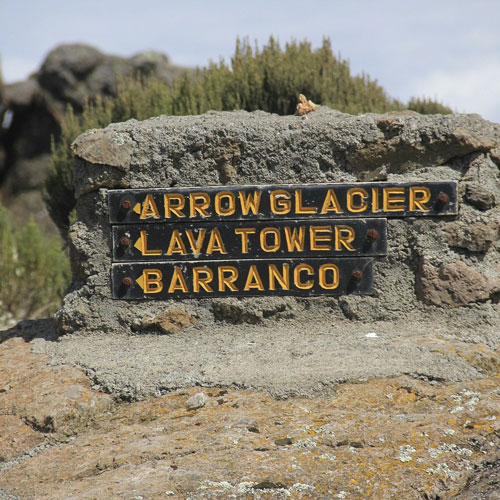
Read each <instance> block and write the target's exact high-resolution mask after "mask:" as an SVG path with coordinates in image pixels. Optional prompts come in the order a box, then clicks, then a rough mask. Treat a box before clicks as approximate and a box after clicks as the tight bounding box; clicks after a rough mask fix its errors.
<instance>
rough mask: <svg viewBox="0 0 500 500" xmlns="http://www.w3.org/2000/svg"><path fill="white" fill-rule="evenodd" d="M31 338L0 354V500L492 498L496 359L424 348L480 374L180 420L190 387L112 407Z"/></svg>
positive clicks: (342, 390) (351, 387)
mask: <svg viewBox="0 0 500 500" xmlns="http://www.w3.org/2000/svg"><path fill="white" fill-rule="evenodd" d="M10 336H11V337H12V335H10ZM29 336H30V335H28V334H27V333H26V332H25V333H24V337H25V338H24V339H22V338H20V337H13V338H8V339H6V340H5V337H7V336H6V335H4V340H5V341H4V342H3V343H2V344H0V366H2V371H1V372H0V408H1V410H0V420H1V424H2V433H1V439H0V446H1V448H0V450H1V451H0V455H1V457H2V458H1V459H0V460H1V461H0V498H19V499H21V498H22V499H27V500H29V499H39V500H43V499H50V500H58V499H61V500H62V499H65V500H66V499H79V500H80V499H133V498H135V499H139V498H141V499H142V500H156V499H164V498H178V499H187V498H190V499H193V500H194V499H214V498H221V499H223V498H241V499H247V498H248V499H271V498H273V499H279V498H292V499H295V498H297V499H299V498H303V499H306V498H307V499H309V498H310V499H316V498H318V499H321V498H323V499H326V498H329V499H330V498H331V499H336V498H350V499H353V498H354V499H366V498H373V499H394V498H398V499H413V498H415V499H422V498H427V499H430V498H432V499H437V498H440V499H445V498H490V499H493V498H495V497H494V496H493V495H494V490H493V489H492V487H491V484H490V483H491V482H492V480H493V479H494V478H495V477H497V476H498V467H499V458H500V457H499V454H498V449H499V446H500V414H499V413H500V412H499V409H500V391H499V388H498V387H499V385H498V382H499V375H500V373H499V367H500V352H495V351H492V350H491V349H488V348H487V347H486V346H483V345H477V346H475V347H474V346H472V345H469V344H463V345H462V344H460V345H459V343H456V342H455V343H454V344H453V345H451V344H450V343H449V342H447V341H445V340H442V341H440V342H437V343H436V345H435V346H434V348H435V349H438V350H439V349H441V350H443V351H449V350H453V351H454V352H455V353H456V354H457V355H459V356H464V357H465V358H467V359H468V360H469V361H471V362H474V363H475V364H476V365H477V366H478V367H479V366H481V367H482V368H483V373H484V375H485V377H484V378H483V379H480V380H476V381H473V382H462V383H454V384H443V383H440V382H438V381H424V380H417V379H414V378H410V377H406V376H402V377H397V378H393V379H377V380H371V381H368V382H363V383H358V384H342V385H339V386H338V387H337V388H336V390H332V391H330V392H329V393H327V394H326V395H324V396H322V397H316V398H307V399H306V398H291V399H285V400H277V399H274V398H272V397H271V396H269V395H268V394H265V393H262V392H255V391H241V390H237V389H233V388H226V389H219V388H207V389H203V392H204V393H205V394H206V395H207V396H208V402H207V403H206V405H205V406H203V407H202V408H200V409H198V410H186V406H185V405H186V401H187V400H188V399H189V398H190V397H191V396H193V395H194V394H196V393H199V392H200V388H199V387H193V388H188V389H182V390H178V391H175V392H172V393H169V394H167V395H164V396H162V397H159V398H154V399H149V400H145V401H141V402H135V403H132V404H129V403H112V402H111V399H110V397H109V396H107V395H105V394H101V393H98V392H96V391H92V390H91V389H90V381H89V380H88V379H87V378H86V377H85V376H84V375H83V374H82V373H81V372H80V371H79V370H77V369H75V368H69V367H67V366H51V365H49V364H48V358H47V357H46V356H44V355H40V354H33V353H32V352H31V350H30V343H29V342H28V340H29ZM495 474H496V476H495ZM492 478H493V479H492ZM477 492H481V493H480V494H481V495H483V493H482V492H487V493H485V495H486V494H487V495H488V496H471V495H473V494H477ZM488 492H489V493H488ZM490 493H491V495H490ZM467 495H468V496H467Z"/></svg>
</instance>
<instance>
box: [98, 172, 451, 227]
mask: <svg viewBox="0 0 500 500" xmlns="http://www.w3.org/2000/svg"><path fill="white" fill-rule="evenodd" d="M108 201H109V214H110V221H111V223H113V224H130V223H160V222H196V221H202V220H203V221H221V220H259V219H260V220H272V219H282V220H283V219H309V218H311V217H314V218H330V219H331V218H346V217H362V218H364V217H419V216H444V215H456V214H457V209H458V207H457V183H456V182H455V181H450V182H405V183H394V182H371V183H352V184H348V183H346V184H306V185H268V186H219V187H210V188H200V187H196V188H181V187H178V188H169V189H127V190H110V191H109V192H108Z"/></svg>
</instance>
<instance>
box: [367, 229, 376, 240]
mask: <svg viewBox="0 0 500 500" xmlns="http://www.w3.org/2000/svg"><path fill="white" fill-rule="evenodd" d="M366 237H367V238H368V240H369V241H375V240H377V239H378V231H377V230H376V229H368V232H367V233H366Z"/></svg>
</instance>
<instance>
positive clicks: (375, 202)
mask: <svg viewBox="0 0 500 500" xmlns="http://www.w3.org/2000/svg"><path fill="white" fill-rule="evenodd" d="M378 211H379V208H378V188H372V212H378Z"/></svg>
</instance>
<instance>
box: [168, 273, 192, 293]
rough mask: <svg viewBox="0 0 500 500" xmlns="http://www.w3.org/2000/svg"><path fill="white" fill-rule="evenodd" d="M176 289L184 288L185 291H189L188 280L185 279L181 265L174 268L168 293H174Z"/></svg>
mask: <svg viewBox="0 0 500 500" xmlns="http://www.w3.org/2000/svg"><path fill="white" fill-rule="evenodd" d="M175 290H182V291H183V292H184V293H186V292H187V291H188V287H187V285H186V280H185V279H184V276H183V274H182V269H181V268H180V267H175V268H174V272H173V273H172V279H171V280H170V286H169V287H168V293H174V292H175Z"/></svg>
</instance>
